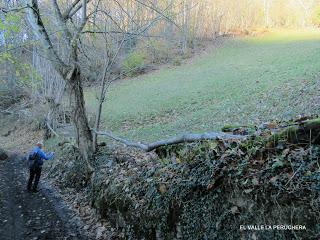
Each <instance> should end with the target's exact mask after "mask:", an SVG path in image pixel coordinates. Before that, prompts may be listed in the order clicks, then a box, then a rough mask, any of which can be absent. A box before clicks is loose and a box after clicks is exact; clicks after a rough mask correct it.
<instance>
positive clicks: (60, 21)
mask: <svg viewBox="0 0 320 240" xmlns="http://www.w3.org/2000/svg"><path fill="white" fill-rule="evenodd" d="M51 2H52V5H53V9H54V14H55V18H56V20H57V21H58V24H59V25H60V27H61V29H62V32H63V35H64V37H65V39H66V41H67V43H68V44H69V45H70V41H71V38H72V36H71V33H70V31H69V29H68V27H67V24H66V22H65V20H64V18H63V16H62V13H61V11H60V8H59V5H58V3H57V0H51Z"/></svg>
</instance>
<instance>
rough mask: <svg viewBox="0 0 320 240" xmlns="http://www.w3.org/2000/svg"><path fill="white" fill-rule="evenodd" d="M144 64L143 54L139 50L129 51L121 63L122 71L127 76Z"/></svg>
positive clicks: (138, 70) (134, 72)
mask: <svg viewBox="0 0 320 240" xmlns="http://www.w3.org/2000/svg"><path fill="white" fill-rule="evenodd" d="M143 66H144V54H143V53H141V52H139V51H133V52H131V53H130V54H129V55H128V56H127V57H126V58H125V59H124V61H123V63H122V72H123V73H124V74H125V75H126V76H129V77H132V76H134V75H136V74H137V73H139V72H140V71H141V70H142V68H143Z"/></svg>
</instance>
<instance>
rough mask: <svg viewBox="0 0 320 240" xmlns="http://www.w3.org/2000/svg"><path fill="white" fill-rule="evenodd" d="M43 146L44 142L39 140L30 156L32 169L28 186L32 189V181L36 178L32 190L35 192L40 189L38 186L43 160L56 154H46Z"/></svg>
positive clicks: (30, 168) (29, 160)
mask: <svg viewBox="0 0 320 240" xmlns="http://www.w3.org/2000/svg"><path fill="white" fill-rule="evenodd" d="M42 146H43V144H42V142H38V143H37V144H36V146H35V147H34V148H33V149H32V151H31V152H30V154H29V156H28V165H29V170H30V177H29V181H28V186H27V190H28V191H31V187H32V182H33V179H34V178H35V180H34V184H33V188H32V191H33V192H37V191H38V189H37V187H38V183H39V180H40V176H41V170H42V165H43V160H50V159H51V158H52V157H53V156H54V153H52V152H50V153H48V154H45V153H44V152H43V151H42V150H41V149H42Z"/></svg>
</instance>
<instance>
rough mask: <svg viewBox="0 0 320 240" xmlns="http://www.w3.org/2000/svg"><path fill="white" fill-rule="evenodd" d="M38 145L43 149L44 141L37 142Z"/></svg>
mask: <svg viewBox="0 0 320 240" xmlns="http://www.w3.org/2000/svg"><path fill="white" fill-rule="evenodd" d="M36 146H37V147H39V148H40V149H41V148H42V146H43V143H42V142H41V141H39V142H37V144H36Z"/></svg>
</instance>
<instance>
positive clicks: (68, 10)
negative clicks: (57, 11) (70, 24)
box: [62, 0, 80, 20]
mask: <svg viewBox="0 0 320 240" xmlns="http://www.w3.org/2000/svg"><path fill="white" fill-rule="evenodd" d="M79 2H80V0H75V1H74V2H73V3H72V4H71V5H70V6H69V7H68V8H67V9H66V10H65V12H64V13H63V14H62V17H63V19H64V20H67V19H68V18H69V15H70V13H71V11H72V10H73V9H74V7H75V6H76V5H77V4H78V3H79Z"/></svg>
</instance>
